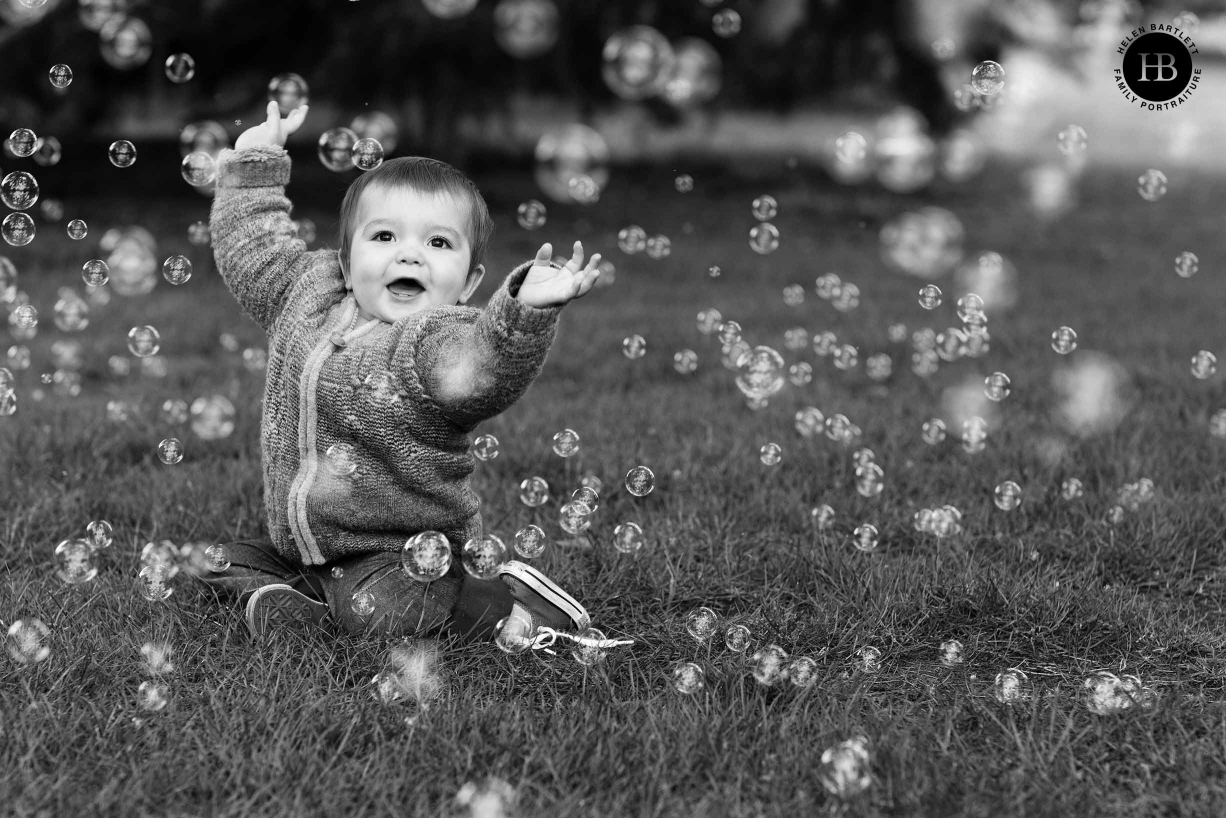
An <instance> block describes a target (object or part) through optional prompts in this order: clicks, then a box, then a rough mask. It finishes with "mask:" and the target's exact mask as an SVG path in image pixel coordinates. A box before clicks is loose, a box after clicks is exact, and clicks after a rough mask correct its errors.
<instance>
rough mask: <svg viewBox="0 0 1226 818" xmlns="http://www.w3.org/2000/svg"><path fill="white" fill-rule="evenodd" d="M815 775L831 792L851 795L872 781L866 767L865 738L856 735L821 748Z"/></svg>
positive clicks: (866, 740) (849, 796)
mask: <svg viewBox="0 0 1226 818" xmlns="http://www.w3.org/2000/svg"><path fill="white" fill-rule="evenodd" d="M818 776H819V778H820V779H821V782H822V786H823V787H825V788H826V791H827V792H829V793H830V794H831V795H834V796H837V797H839V798H851V797H853V796H856V795H859V794H860V793H862V792H864V791H865V790H867V789H868V788H869V787H870V786H872V783H873V777H872V773H871V772H870V771H869V753H868V739H867V738H865V737H864V736H856V737H855V738H849V739H847V740H846V741H843V742H840V743H839V744H836V745H835V746H833V747H828V748H827V749H826V750H824V751H823V752H822V758H821V764H820V766H819V767H818Z"/></svg>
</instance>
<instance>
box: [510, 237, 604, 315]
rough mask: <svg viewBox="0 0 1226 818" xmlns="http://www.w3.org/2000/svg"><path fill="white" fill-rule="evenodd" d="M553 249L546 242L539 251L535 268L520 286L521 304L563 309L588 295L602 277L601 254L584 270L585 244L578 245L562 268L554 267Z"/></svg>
mask: <svg viewBox="0 0 1226 818" xmlns="http://www.w3.org/2000/svg"><path fill="white" fill-rule="evenodd" d="M552 258H553V245H551V244H549V243H548V242H546V243H545V244H542V245H541V249H540V250H537V251H536V258H535V259H534V260H533V262H532V268H531V269H530V270H528V275H527V276H525V277H524V281H523V283H522V284H520V285H519V296H518V297H519V300H520V301H521V302H523V303H524V304H527V305H528V306H529V307H561V306H563V305H565V304H566V303H567V302H569V301H571V300H572V299H575V298H582V297H583V296H585V295H587V292H588V290H590V289H592V285H594V284H595V283H596V279H597V278H598V277H599V276H600V268H599V264H600V253H597V254H596V255H594V256H592V258H591V260H590V261H589V262H588V263H587V266H586V267H584V266H583V242H581V241H577V242H575V248H574V254H573V255H572V256H571V257H570V261H568V262H566V264H565V265H564V266H562V267H560V268H559V267H554V266H553V265H551V264H550V260H551V259H552Z"/></svg>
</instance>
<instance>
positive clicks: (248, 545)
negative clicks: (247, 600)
mask: <svg viewBox="0 0 1226 818" xmlns="http://www.w3.org/2000/svg"><path fill="white" fill-rule="evenodd" d="M221 545H222V548H224V549H225V551H226V557H227V559H229V561H230V567H229V568H227V569H226V570H225V571H221V572H218V573H215V572H213V571H209V570H203V571H197V572H195V576H197V577H198V578H199V579H200V580H201V581H203V582H204V583H205V584H207V585H209V586H210V587H211V588H213V589H215V590H216V591H218V592H219V593H222V594H226V595H238V596H239V597H240V599H241V598H242V597H245V596H246V595H248V594H250V593H251V592H252V591H254V590H255V589H256V588H259V587H261V586H263V585H272V584H274V583H284V584H286V585H289V586H290V587H291V588H293V589H294V590H296V591H299V592H301V593H303V594H306V595H307V596H309V597H312V598H314V599H319V600H322V599H323V598H324V586H323V583H322V582H320V580H319V578H318V576H317V575H316V574H315V572H313V571H310V570H308V569H306V568H304V567H303V566H302V565H298V564H295V563H293V562H291V561H289V560H287V559H286V558H285V557H283V556H281V554H279V553H278V552H277V550H276V549H275V548H274V547H273V544H272V540H271V539H269V538H267V537H265V538H260V539H254V540H240V541H238V542H231V543H222V544H221Z"/></svg>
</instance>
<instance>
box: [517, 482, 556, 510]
mask: <svg viewBox="0 0 1226 818" xmlns="http://www.w3.org/2000/svg"><path fill="white" fill-rule="evenodd" d="M519 499H520V502H522V503H523V504H524V505H526V506H528V507H529V508H537V507H538V506H543V505H544V504H545V503H547V502H549V483H547V482H546V481H545V478H544V477H526V478H524V480H523V482H521V483H520V484H519Z"/></svg>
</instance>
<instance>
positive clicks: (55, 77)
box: [47, 63, 72, 88]
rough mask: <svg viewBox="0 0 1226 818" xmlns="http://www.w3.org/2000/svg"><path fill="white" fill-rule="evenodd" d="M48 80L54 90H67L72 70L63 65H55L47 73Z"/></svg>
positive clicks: (70, 81)
mask: <svg viewBox="0 0 1226 818" xmlns="http://www.w3.org/2000/svg"><path fill="white" fill-rule="evenodd" d="M47 77H48V79H50V80H51V84H52V85H54V86H55V87H56V88H67V87H68V86H69V85H72V69H71V68H69V67H68V66H67V65H65V64H64V63H56V64H55V65H53V66H51V70H50V71H49V72H47Z"/></svg>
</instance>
